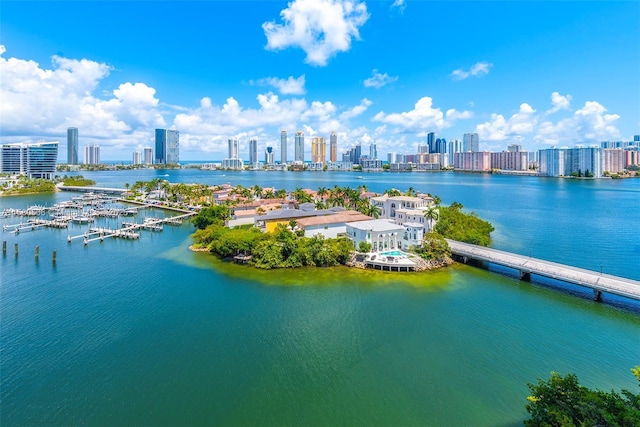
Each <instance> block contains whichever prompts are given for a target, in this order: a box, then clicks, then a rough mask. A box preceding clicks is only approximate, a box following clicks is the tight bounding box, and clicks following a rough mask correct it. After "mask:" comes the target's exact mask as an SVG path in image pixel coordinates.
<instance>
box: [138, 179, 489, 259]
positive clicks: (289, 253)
mask: <svg viewBox="0 0 640 427" xmlns="http://www.w3.org/2000/svg"><path fill="white" fill-rule="evenodd" d="M176 185H179V184H176ZM182 185H184V184H182ZM137 187H143V186H142V185H138V186H137ZM168 190H169V189H168ZM213 195H214V198H215V199H217V200H216V202H217V203H207V204H206V205H204V206H202V208H201V209H200V210H199V212H198V215H196V216H195V217H194V219H193V223H194V225H195V226H196V228H197V231H196V232H195V233H194V234H193V239H194V245H193V246H192V249H193V250H196V251H206V252H211V253H213V254H215V255H217V256H218V257H220V258H223V259H233V260H235V261H236V262H238V263H243V264H249V265H251V266H253V267H256V268H261V269H274V268H295V267H331V266H337V265H346V266H350V267H357V268H373V269H379V270H382V271H422V270H431V269H436V268H441V267H445V266H448V265H451V264H452V263H453V261H452V259H451V250H450V248H449V245H448V243H447V241H446V240H445V239H446V238H450V239H456V240H459V241H463V242H467V243H473V244H476V245H483V246H488V245H489V244H490V243H491V237H490V233H491V232H492V231H493V226H492V225H491V224H490V223H488V222H487V221H484V220H482V219H480V218H479V217H478V216H477V215H476V214H474V213H465V212H463V211H462V209H463V206H462V205H461V204H460V203H457V202H454V203H452V204H451V205H450V206H443V205H442V204H441V200H440V198H439V197H437V196H431V195H430V194H424V193H418V192H416V191H415V190H414V189H413V188H409V189H408V190H407V191H405V192H400V191H399V190H396V189H390V190H387V191H385V192H384V193H383V194H377V193H372V192H369V191H367V189H366V187H364V186H362V187H359V188H355V189H354V188H349V187H339V186H335V187H334V188H332V189H328V188H319V189H318V190H317V191H313V190H304V189H300V188H298V189H296V190H295V191H292V192H286V191H285V190H277V189H262V188H260V187H258V186H255V187H253V188H251V189H246V188H243V187H241V186H237V187H231V186H228V187H227V188H224V187H217V188H215V189H214V191H213ZM200 197H203V196H202V195H200ZM177 198H178V197H177Z"/></svg>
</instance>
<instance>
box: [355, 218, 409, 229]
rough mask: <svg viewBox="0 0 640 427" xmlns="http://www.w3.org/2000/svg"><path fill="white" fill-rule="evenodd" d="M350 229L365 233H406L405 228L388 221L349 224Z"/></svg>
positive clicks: (373, 220) (372, 220)
mask: <svg viewBox="0 0 640 427" xmlns="http://www.w3.org/2000/svg"><path fill="white" fill-rule="evenodd" d="M349 226H350V227H353V228H355V229H356V230H364V231H404V227H403V226H401V225H398V224H395V223H393V222H390V221H389V220H386V219H371V220H368V221H358V222H351V223H349Z"/></svg>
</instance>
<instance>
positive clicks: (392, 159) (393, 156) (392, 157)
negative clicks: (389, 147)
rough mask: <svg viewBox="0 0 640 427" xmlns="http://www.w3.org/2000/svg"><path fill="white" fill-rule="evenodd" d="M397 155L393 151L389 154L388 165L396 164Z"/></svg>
mask: <svg viewBox="0 0 640 427" xmlns="http://www.w3.org/2000/svg"><path fill="white" fill-rule="evenodd" d="M396 161H397V160H396V153H395V152H393V151H389V152H388V153H387V163H389V164H391V163H396Z"/></svg>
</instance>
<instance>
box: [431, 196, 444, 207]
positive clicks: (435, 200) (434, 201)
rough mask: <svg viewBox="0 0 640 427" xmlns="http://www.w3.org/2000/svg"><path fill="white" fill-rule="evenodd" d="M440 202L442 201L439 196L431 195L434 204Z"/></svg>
mask: <svg viewBox="0 0 640 427" xmlns="http://www.w3.org/2000/svg"><path fill="white" fill-rule="evenodd" d="M440 203H442V200H441V199H440V197H438V196H433V204H434V205H436V206H440Z"/></svg>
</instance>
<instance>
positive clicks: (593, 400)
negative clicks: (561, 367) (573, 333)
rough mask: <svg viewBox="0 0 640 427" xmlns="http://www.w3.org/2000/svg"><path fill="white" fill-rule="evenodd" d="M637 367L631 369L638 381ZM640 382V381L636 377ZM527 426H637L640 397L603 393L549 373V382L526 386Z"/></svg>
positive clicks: (568, 375)
mask: <svg viewBox="0 0 640 427" xmlns="http://www.w3.org/2000/svg"><path fill="white" fill-rule="evenodd" d="M638 370H640V368H639V367H637V366H636V367H635V368H634V369H632V372H634V375H636V374H638V375H636V378H639V375H640V372H638ZM639 379H640V378H639ZM528 387H529V390H530V392H531V395H530V396H528V397H527V404H526V409H527V412H528V413H529V414H530V416H531V418H530V419H528V420H525V422H524V424H525V425H526V426H528V427H539V426H629V427H633V426H636V427H637V426H640V394H633V393H631V392H629V391H626V390H622V395H620V394H618V393H616V392H615V391H613V390H612V391H610V392H603V391H600V390H591V389H589V388H587V387H584V386H581V385H580V384H579V383H578V377H577V376H576V375H574V374H567V375H566V376H562V375H561V374H559V373H556V372H552V373H551V378H549V380H548V381H543V380H540V379H539V380H538V383H537V384H528Z"/></svg>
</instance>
